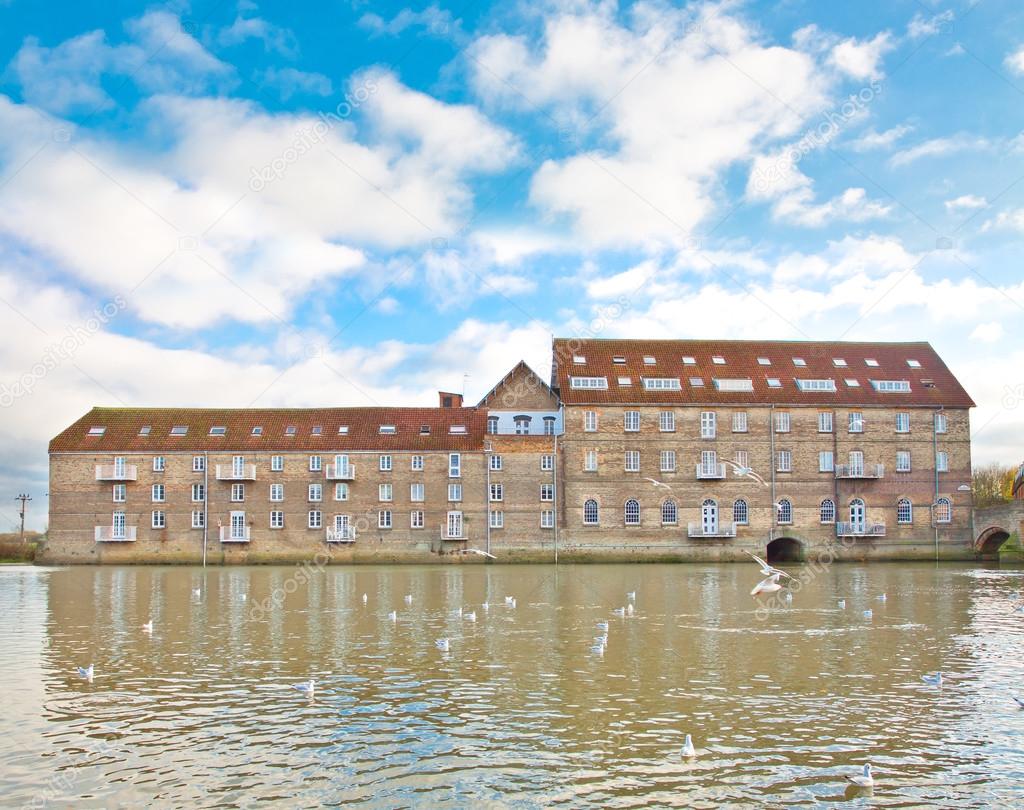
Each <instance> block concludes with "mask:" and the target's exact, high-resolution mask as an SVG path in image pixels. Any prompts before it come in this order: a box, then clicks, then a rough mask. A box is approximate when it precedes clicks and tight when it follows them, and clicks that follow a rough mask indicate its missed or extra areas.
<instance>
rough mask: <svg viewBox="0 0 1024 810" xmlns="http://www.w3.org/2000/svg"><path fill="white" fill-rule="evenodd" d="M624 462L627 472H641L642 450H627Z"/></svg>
mask: <svg viewBox="0 0 1024 810" xmlns="http://www.w3.org/2000/svg"><path fill="white" fill-rule="evenodd" d="M624 463H625V471H626V472H640V451H639V450H627V451H626V452H625V459H624Z"/></svg>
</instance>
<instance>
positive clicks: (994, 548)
mask: <svg viewBox="0 0 1024 810" xmlns="http://www.w3.org/2000/svg"><path fill="white" fill-rule="evenodd" d="M1013 534H1016V535H1017V538H1018V540H1019V538H1020V537H1021V536H1022V534H1024V501H1020V500H1018V501H1013V502H1011V503H1007V504H1001V505H999V506H990V507H989V508H987V509H975V510H974V550H975V551H976V552H977V553H978V554H979V555H981V556H982V557H996V556H998V554H999V549H1000V547H1001V546H1002V545H1003V543H1005V542H1006V541H1007V540H1008V539H1009V538H1010V536H1011V535H1013Z"/></svg>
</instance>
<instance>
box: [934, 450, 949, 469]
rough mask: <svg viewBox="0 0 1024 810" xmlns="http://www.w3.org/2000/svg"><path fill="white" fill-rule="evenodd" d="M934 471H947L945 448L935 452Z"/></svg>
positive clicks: (947, 459) (947, 460)
mask: <svg viewBox="0 0 1024 810" xmlns="http://www.w3.org/2000/svg"><path fill="white" fill-rule="evenodd" d="M935 470H936V472H949V454H948V453H947V452H946V451H945V450H939V451H938V452H937V453H936V454H935Z"/></svg>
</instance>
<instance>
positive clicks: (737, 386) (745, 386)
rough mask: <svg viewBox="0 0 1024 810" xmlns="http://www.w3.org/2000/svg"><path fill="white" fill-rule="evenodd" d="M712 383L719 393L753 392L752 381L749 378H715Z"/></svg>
mask: <svg viewBox="0 0 1024 810" xmlns="http://www.w3.org/2000/svg"><path fill="white" fill-rule="evenodd" d="M712 382H714V384H715V388H717V389H718V390H719V391H753V390H754V381H753V380H752V379H750V377H734V378H731V379H722V378H720V377H715V378H714V379H713V380H712Z"/></svg>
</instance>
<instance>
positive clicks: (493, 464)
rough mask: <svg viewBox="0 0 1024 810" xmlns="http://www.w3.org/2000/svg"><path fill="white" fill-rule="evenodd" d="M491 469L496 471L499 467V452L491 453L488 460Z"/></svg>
mask: <svg viewBox="0 0 1024 810" xmlns="http://www.w3.org/2000/svg"><path fill="white" fill-rule="evenodd" d="M488 465H489V466H490V468H491V470H492V471H498V470H500V469H501V455H500V454H499V453H491V458H490V461H489V462H488Z"/></svg>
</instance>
